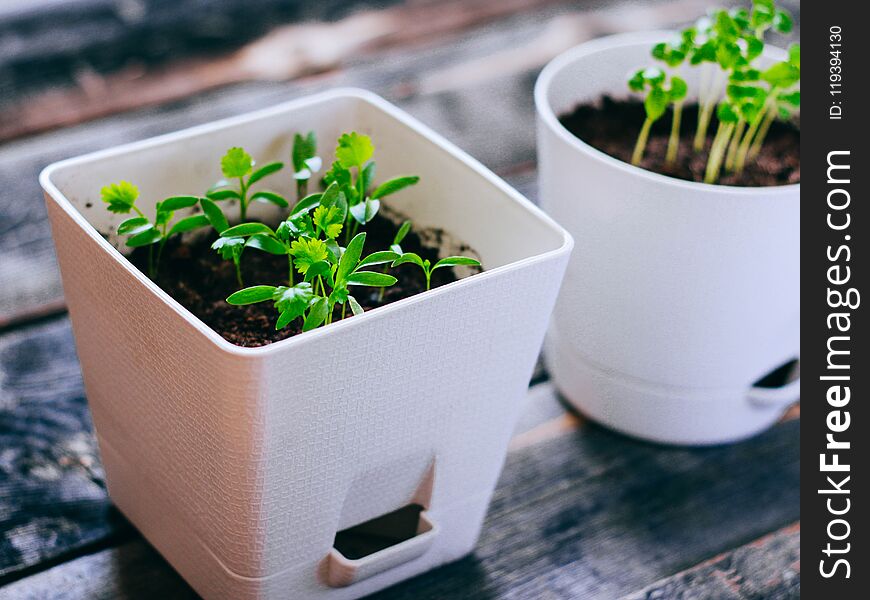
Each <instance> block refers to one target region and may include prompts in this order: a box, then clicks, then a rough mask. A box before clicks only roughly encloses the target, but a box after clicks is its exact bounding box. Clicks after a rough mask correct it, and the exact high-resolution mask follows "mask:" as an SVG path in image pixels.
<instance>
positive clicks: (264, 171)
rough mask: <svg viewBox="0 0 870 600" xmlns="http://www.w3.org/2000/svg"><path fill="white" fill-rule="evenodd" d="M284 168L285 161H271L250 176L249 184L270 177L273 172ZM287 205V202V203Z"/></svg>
mask: <svg viewBox="0 0 870 600" xmlns="http://www.w3.org/2000/svg"><path fill="white" fill-rule="evenodd" d="M283 168H284V163H282V162H270V163H268V164H265V165H263V166H262V167H260V168H259V169H257V170H256V171H254V172H253V173H251V176H250V177H249V178H248V185H249V186H250V185H254V184H255V183H257V182H258V181H260V180H261V179H262V178H263V177H268V176H269V175H271V174H272V173H277V172H278V171H280V170H281V169H283ZM285 206H286V204H285Z"/></svg>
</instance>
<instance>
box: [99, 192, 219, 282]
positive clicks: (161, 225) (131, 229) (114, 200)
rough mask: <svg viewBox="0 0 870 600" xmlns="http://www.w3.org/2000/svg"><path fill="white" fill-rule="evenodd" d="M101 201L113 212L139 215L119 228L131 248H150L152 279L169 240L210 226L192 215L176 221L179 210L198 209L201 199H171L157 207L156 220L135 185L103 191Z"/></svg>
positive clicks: (149, 272) (180, 197)
mask: <svg viewBox="0 0 870 600" xmlns="http://www.w3.org/2000/svg"><path fill="white" fill-rule="evenodd" d="M100 198H101V199H102V201H103V202H105V203H106V204H107V205H108V206H107V208H108V210H109V211H110V212H113V213H119V214H130V213H131V212H132V213H135V214H136V216H134V217H131V218H129V219H127V220H125V221H124V222H122V223H121V224H120V225H118V235H123V236H127V242H126V244H127V246H128V247H129V248H139V247H144V246H148V275H149V276H150V277H151V278H152V279H154V278H155V277H156V276H157V271H158V268H159V265H160V258H161V256H162V254H163V248H164V246H165V245H166V242H167V241H168V240H169V238H171V237H172V236H174V235H178V234H181V233H185V232H187V231H193V230H194V229H199V228H201V227H208V226H209V225H210V221H209V219H208V218H207V217H206V216H205V215H190V216H187V217H182V218H181V219H177V220H175V221H174V222H173V216H174V214H175V211H177V210H181V209H184V208H191V207H193V206H195V205H196V204H197V203H198V202H199V201H200V198H199V197H197V196H171V197H169V198H166V199H164V200H161V201H160V202H158V203H157V204H156V206H155V217H154V220H153V221H152V220H151V219H149V218H148V217H146V216H145V214H144V213H143V212H142V210H141V209H140V208H139V207H138V206H137V205H136V200H137V199H138V198H139V189H138V188H137V187H136V186H135V185H133V184H132V183H129V182H127V181H121V182H119V183H115V184H111V185H107V186H105V187H103V188H102V189H101V190H100ZM155 246H156V247H157V252H156V256H155V252H154V248H155Z"/></svg>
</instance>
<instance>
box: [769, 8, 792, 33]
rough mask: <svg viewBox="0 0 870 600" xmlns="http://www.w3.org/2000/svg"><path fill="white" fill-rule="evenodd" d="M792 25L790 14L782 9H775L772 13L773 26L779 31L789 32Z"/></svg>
mask: <svg viewBox="0 0 870 600" xmlns="http://www.w3.org/2000/svg"><path fill="white" fill-rule="evenodd" d="M792 27H794V22H793V21H792V19H791V15H790V14H788V13H787V12H786V11H784V10H777V11H776V12H775V13H774V15H773V28H774V29H776V30H777V31H778V32H779V33H790V32H791V30H792Z"/></svg>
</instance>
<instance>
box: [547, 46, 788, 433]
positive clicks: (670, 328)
mask: <svg viewBox="0 0 870 600" xmlns="http://www.w3.org/2000/svg"><path fill="white" fill-rule="evenodd" d="M668 35H669V34H667V33H663V32H654V33H644V34H640V35H638V34H629V35H618V36H612V37H607V38H603V39H599V40H596V41H593V42H590V43H588V44H583V45H582V46H579V47H577V48H574V49H572V50H570V51H568V52H566V53H565V54H563V55H561V56H559V57H557V58H556V59H555V60H553V61H552V62H551V63H550V64H549V65H547V67H546V68H545V69H544V70H543V72H542V73H541V75H540V77H539V79H538V82H537V85H536V87H535V102H536V105H537V113H538V160H539V169H540V170H539V177H540V196H541V205H542V207H543V208H544V210H546V211H547V212H548V213H549V214H550V215H551V216H552V217H553V218H555V219H556V221H558V222H559V223H560V224H561V225H563V226H564V227H565V228H566V229H568V231H569V232H570V233H571V234H572V235H573V236H574V238H575V240H576V244H577V247H576V250H575V252H574V255H573V257H572V259H571V261H570V263H569V266H568V271H567V273H566V276H565V282H564V285H563V287H562V292H561V294H560V297H559V300H558V302H557V306H556V309H555V311H554V314H553V320H552V323H551V326H550V330H549V333H548V337H547V341H546V343H545V359H546V363H547V365H548V367H549V370H550V373H551V374H552V376H553V377H554V380H555V382H556V384H557V386H558V388H559V389H560V390H561V392H562V393H563V394H564V396H565V397H566V398H567V399H568V400H569V401H570V402H572V403H573V404H575V405H576V406H577V407H578V408H579V409H580V410H581V411H582V412H584V413H585V414H587V415H589V416H590V417H592V418H594V419H595V420H598V421H600V422H601V423H603V424H605V425H608V426H610V427H612V428H614V429H617V430H619V431H622V432H625V433H628V434H631V435H635V436H638V437H641V438H645V439H649V440H654V441H658V442H666V443H678V444H713V443H722V442H729V441H733V440H737V439H740V438H743V437H746V436H749V435H752V434H754V433H756V432H758V431H761V430H763V429H765V428H767V427H768V426H769V425H771V424H772V423H774V422H775V421H776V420H777V418H778V417H779V416H780V415H781V414H782V412H783V410H784V409H785V408H786V406H787V405H788V404H790V403H791V402H793V401H795V400H797V398H798V395H799V391H800V390H799V386H800V383H799V380H797V381H795V382H792V383H791V384H789V385H788V386H787V387H785V388H781V389H775V390H770V389H761V388H754V387H753V383H754V382H756V381H758V380H759V379H760V378H761V377H763V376H764V375H765V374H767V373H769V372H771V371H772V370H774V369H776V368H777V367H779V366H781V365H783V364H785V363H788V362H789V361H791V360H793V359H796V358H797V357H798V353H799V347H800V326H799V314H800V295H799V285H800V274H799V267H800V260H799V245H800V233H799V232H800V212H799V209H800V186H799V185H787V186H781V187H765V188H740V187H730V186H721V185H707V184H702V183H693V182H687V181H682V180H678V179H674V178H671V177H666V176H663V175H658V174H656V173H652V172H649V171H646V170H643V169H639V168H636V167H633V166H631V165H629V164H627V163H624V162H622V161H620V160H618V159H615V158H612V157H610V156H608V155H606V154H604V153H602V152H600V151H598V150H596V149H595V148H593V147H591V146H589V145H588V144H586V143H585V142H583V141H582V140H580V139H577V138H576V137H575V136H574V135H573V134H571V133H570V132H569V131H568V130H567V129H565V128H564V127H563V126H562V125H561V124H560V123H559V120H558V116H559V115H561V114H563V113H565V112H567V111H570V110H571V109H573V108H574V107H575V106H576V105H577V104H579V103H583V102H595V101H597V100H599V99H600V98H601V97H602V96H603V95H611V96H613V97H626V96H627V95H628V91H627V87H626V78H627V74H628V73H629V72H630V71H631V70H632V69H636V68H638V67H641V66H644V65H647V64H649V63H650V61H651V58H650V48H651V47H652V45H653V43H654V42H658V41H662V40H663V39H667V36H668ZM782 55H783V54H782V51H777V50H774V51H772V53H768V54H767V55H766V58H765V60H770V58H771V57H772V58H777V57H780V56H782ZM696 71H697V69H693V70H688V69H684V71H683V73H682V75H684V76H686V78H687V80H688V83H689V86H690V89H692V90H694V89H697V79H696V78H697V77H698V75H697V72H696ZM692 126H693V124H692V123H687V122H684V123H683V127H692Z"/></svg>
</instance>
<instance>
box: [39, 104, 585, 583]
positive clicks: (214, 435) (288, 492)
mask: <svg viewBox="0 0 870 600" xmlns="http://www.w3.org/2000/svg"><path fill="white" fill-rule="evenodd" d="M308 130H314V131H316V133H317V137H318V140H319V141H320V145H321V153H322V154H324V155H326V156H328V155H329V153H330V152H331V150H332V148H333V146H334V141H335V140H336V139H337V137H338V135H339V133H341V132H343V131H348V130H355V131H359V132H362V133H366V134H369V135H371V136H372V138H373V140H374V141H375V144H376V148H377V149H376V155H375V157H376V159H377V161H378V172H379V178H380V179H381V180H382V179H383V178H387V177H390V176H395V175H398V174H407V173H415V174H419V175H420V176H421V182H420V184H418V185H417V186H415V187H414V188H411V189H409V190H408V191H406V192H403V193H402V194H401V195H400V196H397V200H395V201H390V202H388V204H389V205H390V207H391V208H393V209H394V210H397V211H399V212H401V213H404V214H405V215H407V216H408V217H410V218H411V219H413V220H414V224H415V227H416V228H418V229H420V228H426V227H438V228H442V229H443V230H444V231H446V232H448V233H449V234H450V235H451V236H453V237H455V238H456V239H457V240H461V241H462V242H465V243H467V244H468V245H470V246H471V247H472V248H473V249H474V250H475V251H476V252H477V254H478V255H479V257H480V259H481V262H482V263H483V265H484V267H485V272H483V273H481V274H478V275H474V276H472V277H467V278H464V279H461V280H459V281H457V282H454V283H451V284H449V285H445V286H443V287H439V288H437V289H435V290H432V291H430V292H426V293H424V294H419V295H417V296H414V297H411V298H407V299H404V300H401V301H399V302H396V303H393V304H391V305H389V306H385V307H381V308H377V309H375V310H371V311H369V312H367V313H365V314H364V315H361V316H355V317H352V318H349V319H346V320H342V321H340V322H337V323H334V324H332V325H329V326H327V327H322V328H320V329H317V330H314V331H311V332H308V333H304V334H301V335H297V336H295V337H292V338H290V339H287V340H284V341H280V342H277V343H274V344H271V345H268V346H263V347H259V348H242V347H238V346H235V345H233V344H230V343H229V342H227V341H226V340H224V339H223V338H222V337H220V336H219V335H218V334H217V333H215V332H214V331H212V330H211V329H209V328H208V327H207V326H206V325H204V324H203V323H202V322H201V321H199V320H198V319H197V318H196V317H194V316H193V315H192V314H191V313H189V312H188V311H187V310H185V309H184V308H183V307H181V306H180V305H179V304H178V303H177V302H176V301H174V300H173V299H172V298H170V297H169V296H168V295H167V294H166V293H165V292H163V291H162V290H161V289H159V288H158V287H157V286H156V285H155V284H154V283H152V282H151V281H150V280H149V279H147V278H146V277H145V276H143V275H142V274H141V273H140V272H139V271H138V270H137V269H136V268H134V267H133V266H132V265H131V264H130V262H128V261H127V260H126V259H125V258H124V256H123V255H122V253H121V252H120V251H119V250H118V249H116V247H120V248H123V246H122V244H121V243H120V242H119V241H118V240H117V239H116V238H115V237H114V236H113V235H112V233H111V232H112V231H113V230H114V227H115V225H117V223H118V221H119V218H118V216H117V215H112V214H110V213H109V212H107V211H106V210H105V206H104V205H103V204H102V203H101V202H100V201H99V189H100V187H101V186H102V185H104V184H106V183H109V182H115V181H118V180H122V179H125V180H129V181H131V182H134V183H136V184H137V185H138V186H139V188H140V192H141V198H143V199H146V201H147V202H150V203H151V205H150V206H149V209H150V210H151V211H152V214H153V208H154V206H153V204H154V202H155V201H157V200H159V199H161V198H163V197H166V196H168V195H174V194H186V193H192V194H197V193H202V190H204V189H206V188H207V187H208V185H209V184H210V183H211V182H213V181H215V180H217V179H219V178H220V173H219V170H218V169H219V159H220V157H221V155H222V154H223V152H224V151H225V150H226V149H227V148H229V147H230V146H234V145H240V146H243V147H244V148H246V149H247V150H248V151H249V152H250V153H251V154H252V155H253V156H254V157H255V158H256V159H257V160H258V161H263V162H265V161H270V160H284V161H286V160H288V157H289V154H290V148H291V144H292V135H293V134H294V133H295V132H305V131H308ZM281 177H284V178H285V179H281ZM290 177H291V175H290V174H289V173H286V174H285V173H284V172H282V174H280V175H279V176H276V179H274V180H272V181H271V183H272V185H273V186H276V187H280V186H283V187H284V188H285V189H293V187H292V186H293V182H292V179H291V178H290ZM41 183H42V185H43V187H44V189H45V191H46V198H47V203H48V211H49V217H50V219H51V224H52V229H53V233H54V239H55V242H56V245H57V255H58V260H59V263H60V268H61V274H62V277H63V283H64V290H65V294H66V300H67V303H68V305H69V311H70V316H71V318H72V324H73V330H74V333H75V338H76V344H77V349H78V355H79V358H80V360H81V365H82V372H83V375H84V381H85V386H86V390H87V395H88V402H89V404H90V407H91V411H92V414H93V419H94V424H95V427H96V431H97V436H98V439H99V444H100V450H101V453H102V458H103V462H104V465H105V469H106V476H107V479H108V486H109V493H110V495H111V497H112V499H113V500H114V502H115V503H116V504H117V505H118V507H119V508H120V509H121V511H122V512H123V513H124V514H125V515H126V516H127V517H129V519H130V520H131V521H132V522H133V523H134V524H135V525H136V526H137V527H138V528H139V529H140V530H141V531H142V533H143V534H144V535H145V537H146V538H148V540H149V541H150V542H151V543H152V544H153V545H154V546H155V547H156V548H157V549H158V550H159V551H160V552H161V553H162V554H163V555H164V556H165V557H166V558H167V560H169V562H170V563H171V564H172V565H173V566H174V567H175V568H176V569H177V570H178V571H179V572H180V573H181V574H182V575H183V576H184V577H185V579H187V581H188V582H189V583H190V584H191V585H192V586H193V587H194V588H195V589H196V590H197V591H198V592H199V593H200V594H201V595H203V596H204V597H206V598H210V599H212V598H226V599H233V600H244V599H262V598H334V599H339V598H355V597H358V596H362V595H365V594H368V593H371V592H373V591H376V590H378V589H380V588H383V587H386V586H389V585H391V584H393V583H395V582H397V581H400V580H402V579H405V578H407V577H410V576H413V575H415V574H417V573H420V572H423V571H425V570H427V569H431V568H432V567H435V566H437V565H440V564H443V563H446V562H449V561H453V560H455V559H458V558H460V557H461V556H463V555H465V554H467V553H468V552H470V551H471V550H472V549H473V547H474V544H475V542H476V540H477V537H478V533H479V531H480V526H481V522H482V519H483V517H484V514H485V512H486V508H487V504H488V502H489V499H490V496H491V493H492V491H493V488H494V485H495V483H496V479H497V477H498V475H499V471H500V469H501V465H502V463H503V460H504V456H505V451H506V447H507V443H508V440H509V438H510V436H511V431H512V428H513V426H514V421H515V418H516V416H517V411H518V409H519V408H520V406H521V403H522V400H523V398H524V396H525V391H526V387H527V385H528V381H529V378H530V375H531V372H532V369H533V367H534V363H535V360H536V357H537V354H538V351H539V349H540V345H541V343H542V340H543V337H544V331H545V328H546V324H547V321H548V318H549V316H550V312H551V309H552V306H553V303H554V301H555V298H556V294H557V291H558V289H559V285H560V282H561V279H562V275H563V272H564V268H565V265H566V264H567V259H568V256H569V254H570V250H571V246H572V241H571V238H570V236H568V235H567V234H566V233H565V232H564V230H562V229H561V228H560V227H559V226H557V225H556V224H555V223H554V222H553V221H551V220H550V219H549V218H548V217H547V216H545V215H544V214H543V213H542V212H540V211H539V210H538V209H537V208H535V207H534V206H533V205H531V204H530V203H529V202H528V201H527V200H525V199H524V198H523V197H522V196H520V195H519V194H518V193H517V192H516V191H514V190H513V189H511V188H510V187H509V186H508V185H506V184H505V183H504V182H503V181H501V180H500V179H498V178H497V177H496V176H494V175H493V174H492V173H490V172H489V171H488V170H486V169H485V168H484V167H482V166H481V165H480V164H479V163H477V162H476V161H475V160H473V159H472V158H470V157H469V156H468V155H466V154H465V153H463V152H461V151H460V150H458V149H457V148H456V147H455V146H453V145H451V144H450V143H448V142H446V141H445V140H443V139H442V138H441V137H439V136H438V135H436V134H435V133H433V132H432V131H430V130H429V129H427V128H426V127H424V126H423V125H421V124H420V123H418V122H417V121H415V120H414V119H412V118H410V117H409V116H407V115H406V114H404V113H403V112H401V111H399V110H398V109H396V108H395V107H393V106H392V105H390V104H388V103H387V102H385V101H384V100H382V99H380V98H378V97H376V96H374V95H372V94H370V93H367V92H363V91H357V90H338V91H333V92H330V93H326V94H321V95H318V96H313V97H310V98H307V99H302V100H298V101H293V102H290V103H287V104H283V105H280V106H277V107H274V108H269V109H267V110H263V111H260V112H256V113H252V114H249V115H244V116H241V117H238V118H232V119H228V120H225V121H219V122H216V123H212V124H208V125H204V126H201V127H195V128H193V129H189V130H186V131H181V132H178V133H173V134H170V135H166V136H162V137H159V138H155V139H151V140H147V141H144V142H138V143H134V144H130V145H126V146H122V147H119V148H115V149H112V150H108V151H104V152H98V153H95V154H90V155H87V156H83V157H79V158H74V159H71V160H67V161H63V162H61V163H57V164H54V165H52V166H50V167H48V168H47V169H46V170H45V171H44V172H43V173H42V175H41ZM262 210H266V209H262ZM146 212H147V211H146ZM261 216H266V215H261ZM104 236H105V238H104ZM252 283H273V282H252ZM412 503H416V504H419V505H420V506H422V507H423V509H424V512H423V513H422V515H421V517H420V523H419V525H418V531H417V532H418V535H417V536H416V537H412V538H411V539H409V540H407V541H405V542H401V543H399V544H397V545H394V546H392V547H389V548H387V549H385V550H382V551H379V552H376V553H374V554H371V555H369V556H366V557H363V558H359V559H356V560H351V559H349V558H346V557H344V556H343V555H342V554H341V553H340V552H338V551H336V550H335V549H333V540H334V537H335V535H336V532H337V531H340V530H343V529H345V528H348V527H351V526H354V525H357V524H360V523H364V522H367V521H369V520H371V519H373V518H376V517H379V516H381V515H385V514H387V513H391V512H392V511H395V510H397V509H399V508H401V507H403V506H406V505H408V504H412Z"/></svg>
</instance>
